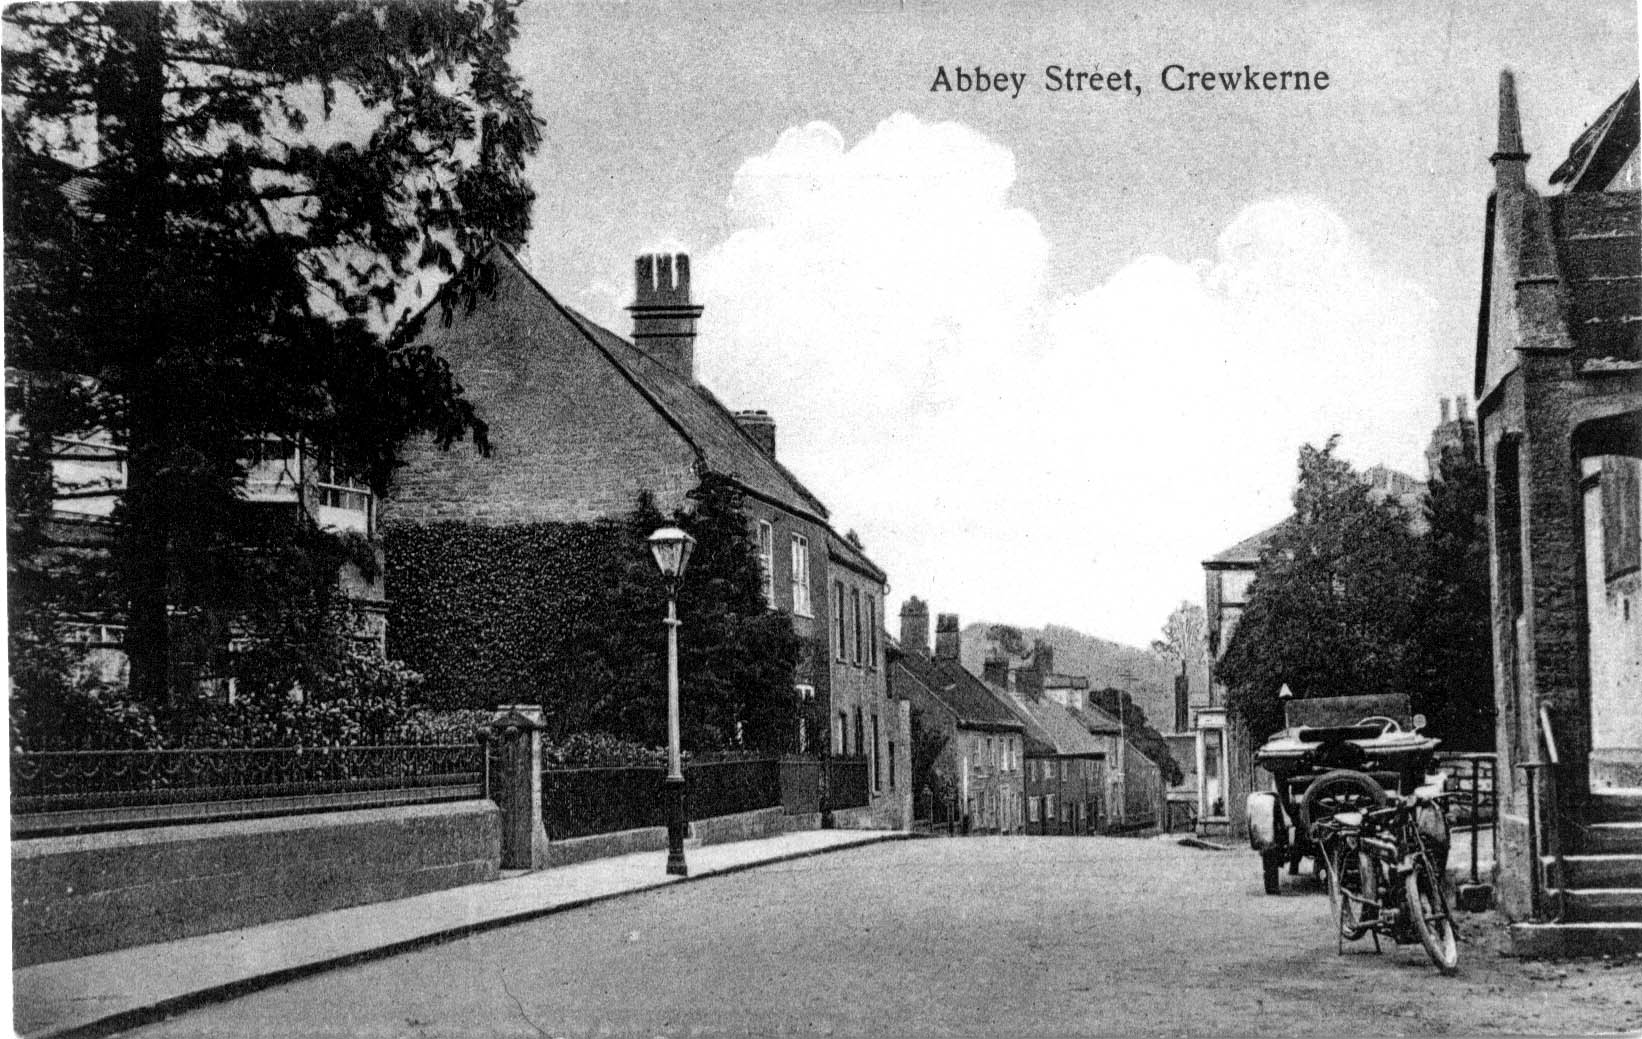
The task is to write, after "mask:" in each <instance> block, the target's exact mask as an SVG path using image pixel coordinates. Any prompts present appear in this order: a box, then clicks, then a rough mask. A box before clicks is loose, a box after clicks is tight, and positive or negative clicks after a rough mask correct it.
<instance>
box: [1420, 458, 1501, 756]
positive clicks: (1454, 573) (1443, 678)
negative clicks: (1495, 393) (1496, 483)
mask: <svg viewBox="0 0 1642 1039" xmlns="http://www.w3.org/2000/svg"><path fill="white" fill-rule="evenodd" d="M1487 515H1488V479H1487V473H1486V471H1485V470H1484V469H1483V467H1482V464H1481V462H1479V461H1478V460H1477V459H1476V458H1475V457H1473V456H1472V455H1471V454H1470V453H1469V452H1467V451H1466V450H1464V449H1461V448H1457V447H1454V446H1452V445H1450V447H1449V448H1448V449H1446V450H1445V451H1444V452H1443V456H1442V461H1441V462H1440V464H1439V468H1438V471H1437V473H1436V474H1435V479H1433V480H1432V481H1431V485H1430V487H1429V489H1428V491H1427V497H1426V503H1425V516H1426V521H1427V523H1428V527H1429V529H1428V530H1427V532H1426V535H1425V565H1424V567H1423V568H1422V572H1421V577H1422V581H1421V587H1420V604H1419V610H1418V623H1417V624H1415V625H1414V639H1415V644H1414V651H1413V659H1414V669H1413V674H1412V675H1411V676H1410V687H1409V688H1410V693H1411V696H1412V700H1413V704H1414V708H1415V710H1417V711H1420V712H1422V713H1424V714H1425V716H1426V719H1427V731H1429V732H1430V733H1431V734H1432V735H1434V736H1438V737H1440V738H1441V739H1442V740H1443V743H1444V746H1445V747H1447V748H1448V749H1451V750H1468V751H1485V750H1492V749H1493V748H1494V714H1495V707H1494V656H1493V632H1492V630H1491V627H1490V623H1489V611H1490V609H1491V608H1492V607H1491V601H1490V589H1489V576H1488V521H1487Z"/></svg>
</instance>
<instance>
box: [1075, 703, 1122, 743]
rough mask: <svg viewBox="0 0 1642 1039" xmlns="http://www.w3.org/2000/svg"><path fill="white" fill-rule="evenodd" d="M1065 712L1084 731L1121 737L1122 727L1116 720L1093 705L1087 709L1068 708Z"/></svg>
mask: <svg viewBox="0 0 1642 1039" xmlns="http://www.w3.org/2000/svg"><path fill="white" fill-rule="evenodd" d="M1067 711H1068V712H1069V713H1070V714H1071V715H1072V717H1073V718H1075V719H1077V721H1078V724H1080V725H1082V726H1083V727H1084V729H1085V730H1087V731H1089V732H1091V733H1098V734H1100V735H1111V736H1121V735H1122V734H1123V726H1122V725H1121V724H1119V723H1118V720H1117V719H1116V718H1114V717H1112V716H1111V715H1109V714H1107V713H1106V712H1105V711H1103V710H1101V709H1100V708H1099V707H1096V706H1094V705H1093V704H1091V705H1089V706H1088V707H1069V708H1067Z"/></svg>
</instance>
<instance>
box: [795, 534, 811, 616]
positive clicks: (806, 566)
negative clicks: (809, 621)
mask: <svg viewBox="0 0 1642 1039" xmlns="http://www.w3.org/2000/svg"><path fill="white" fill-rule="evenodd" d="M812 611H813V606H812V605H811V603H810V539H809V538H807V537H805V536H804V535H802V534H794V535H793V536H792V612H793V613H794V614H796V615H797V616H800V617H813V616H814V615H815V614H814V613H813V612H812Z"/></svg>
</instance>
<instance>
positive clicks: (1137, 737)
mask: <svg viewBox="0 0 1642 1039" xmlns="http://www.w3.org/2000/svg"><path fill="white" fill-rule="evenodd" d="M1089 702H1090V703H1092V704H1094V705H1095V706H1096V707H1098V708H1100V709H1101V710H1102V711H1105V712H1106V713H1107V714H1109V715H1111V716H1112V717H1114V718H1118V719H1120V720H1121V721H1122V722H1123V729H1124V738H1125V739H1127V740H1128V741H1129V743H1130V744H1132V745H1133V746H1134V748H1135V749H1136V750H1138V751H1140V752H1141V753H1142V754H1144V755H1146V757H1147V758H1149V759H1150V760H1151V762H1152V763H1153V764H1154V765H1156V766H1157V767H1158V770H1159V771H1160V772H1162V774H1163V782H1164V783H1166V784H1168V785H1169V786H1175V785H1177V784H1179V783H1181V782H1183V781H1184V780H1185V778H1186V774H1185V773H1184V772H1182V771H1180V764H1179V763H1178V762H1176V761H1175V759H1174V755H1173V754H1172V753H1170V752H1169V743H1168V741H1167V740H1165V739H1164V738H1163V734H1162V733H1160V732H1158V731H1157V729H1156V728H1154V727H1153V726H1152V723H1151V722H1149V721H1147V720H1146V709H1145V708H1144V707H1141V706H1140V705H1139V704H1137V703H1135V701H1134V699H1133V698H1132V697H1130V696H1129V694H1128V693H1126V692H1124V691H1123V690H1121V689H1114V688H1111V687H1107V688H1105V689H1092V690H1090V692H1089Z"/></svg>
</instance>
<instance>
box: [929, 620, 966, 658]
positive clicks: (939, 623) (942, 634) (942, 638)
mask: <svg viewBox="0 0 1642 1039" xmlns="http://www.w3.org/2000/svg"><path fill="white" fill-rule="evenodd" d="M958 649H959V635H958V615H957V614H956V613H943V614H941V615H940V616H938V617H936V618H935V659H936V660H950V661H952V662H953V663H954V664H956V663H957V662H958V658H959V656H960V655H961V654H960V653H959V652H958Z"/></svg>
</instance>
